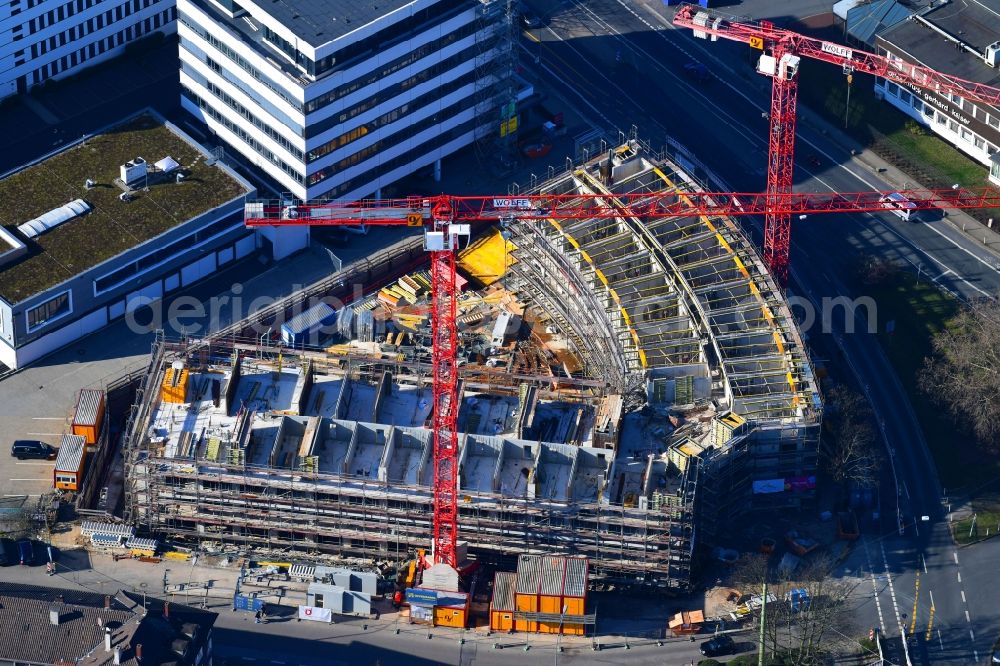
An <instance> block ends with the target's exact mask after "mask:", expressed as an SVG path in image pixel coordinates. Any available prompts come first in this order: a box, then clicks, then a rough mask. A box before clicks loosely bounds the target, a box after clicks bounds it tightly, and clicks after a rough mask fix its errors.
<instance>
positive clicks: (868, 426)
mask: <svg viewBox="0 0 1000 666" xmlns="http://www.w3.org/2000/svg"><path fill="white" fill-rule="evenodd" d="M826 398H827V399H826V413H825V416H824V420H823V423H824V426H825V427H826V430H827V433H826V436H825V437H824V438H823V448H822V452H823V459H824V462H825V464H826V467H827V469H828V470H829V472H830V475H831V476H832V477H833V478H834V479H835V480H837V481H848V480H851V481H856V482H859V483H875V480H876V479H877V478H878V470H879V467H880V465H881V462H882V454H881V449H880V448H879V446H878V439H877V436H876V432H877V431H876V429H875V418H874V415H873V413H872V410H871V407H870V406H869V405H868V401H867V400H865V398H864V397H862V395H861V394H860V393H857V392H856V391H852V390H851V389H850V388H848V387H846V386H837V387H834V388H833V389H832V390H830V391H828V392H827V395H826Z"/></svg>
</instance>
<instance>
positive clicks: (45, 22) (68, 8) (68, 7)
mask: <svg viewBox="0 0 1000 666" xmlns="http://www.w3.org/2000/svg"><path fill="white" fill-rule="evenodd" d="M157 1H158V0H130V1H129V2H126V3H125V4H123V5H118V6H117V7H115V8H114V9H109V10H107V11H106V12H104V13H103V14H98V15H97V16H95V17H93V18H91V19H88V20H87V24H88V26H90V25H92V23H93V21H94V20H95V19H97V20H99V21H100V25H99V27H98V29H100V26H103V25H110V24H111V23H112V22H113V21H121V20H122V19H123V18H125V17H126V16H131V15H132V14H134V13H136V12H138V11H139V10H140V9H145V8H147V7H149V6H150V5H152V4H154V3H155V2H157ZM99 3H100V0H75V1H74V2H68V3H66V4H64V5H60V6H59V7H57V8H56V9H50V10H49V11H47V12H46V13H44V14H40V15H39V16H38V17H37V18H33V19H31V20H30V21H28V34H29V35H33V34H35V33H36V32H39V31H41V30H44V29H45V28H47V27H49V26H52V25H55V24H56V23H59V22H60V21H63V20H65V19H67V18H69V17H70V16H73V15H74V14H76V13H77V12H82V11H83V10H85V9H90V8H91V7H93V6H94V5H97V4H99ZM93 30H94V28H93V27H90V28H89V29H88V32H92V31H93Z"/></svg>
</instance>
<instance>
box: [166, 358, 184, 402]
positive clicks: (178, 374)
mask: <svg viewBox="0 0 1000 666" xmlns="http://www.w3.org/2000/svg"><path fill="white" fill-rule="evenodd" d="M187 385H188V370H187V368H186V367H184V365H178V364H174V365H172V366H171V367H169V368H167V371H166V372H165V373H164V374H163V384H162V386H161V391H160V397H161V399H162V400H163V402H170V403H174V404H182V403H184V402H187Z"/></svg>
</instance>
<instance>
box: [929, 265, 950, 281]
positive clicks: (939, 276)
mask: <svg viewBox="0 0 1000 666" xmlns="http://www.w3.org/2000/svg"><path fill="white" fill-rule="evenodd" d="M949 273H951V274H952V275H955V271H953V270H951V269H950V268H949V269H948V270H946V271H945V272H944V273H941V275H938V276H937V277H936V278H934V279H933V280H931V282H933V283H934V284H937V281H938V280H940V279H941V278H943V277H944V276H945V275H948V274H949Z"/></svg>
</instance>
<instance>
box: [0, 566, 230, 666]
mask: <svg viewBox="0 0 1000 666" xmlns="http://www.w3.org/2000/svg"><path fill="white" fill-rule="evenodd" d="M106 600H107V605H108V606H109V607H108V608H105V603H106ZM142 603H143V600H142V597H141V596H139V595H134V594H131V593H128V592H119V593H118V594H116V595H115V596H114V597H107V598H106V597H105V596H104V595H101V594H96V593H93V592H82V591H76V590H61V589H55V588H49V587H41V586H36V585H22V584H16V583H3V584H0V660H11V661H21V662H35V663H49V664H54V663H57V662H60V661H63V662H68V663H76V664H81V665H86V666H98V665H104V664H111V663H112V662H113V659H114V650H113V649H112V650H111V651H107V650H105V643H104V634H105V631H106V629H110V630H111V640H112V646H113V648H114V647H118V648H121V650H122V654H121V663H122V664H124V665H126V666H138V665H139V661H138V660H137V659H136V646H138V645H142V662H141V663H142V665H143V666H150V665H151V664H159V665H163V664H187V663H192V664H193V663H194V654H195V653H196V652H197V651H198V650H200V648H201V646H203V645H204V643H205V641H206V639H207V636H208V634H209V632H210V631H211V629H212V626H213V625H214V623H215V618H216V617H217V616H216V614H215V613H211V612H208V611H203V610H198V609H195V608H191V607H189V606H183V605H180V604H170V608H169V618H167V617H164V616H163V607H164V602H163V601H161V600H159V599H153V598H147V599H146V609H147V610H146V613H145V614H144V613H143V606H142ZM51 609H56V610H57V612H58V618H59V624H53V623H52V621H51V619H50V610H51ZM178 641H180V643H178ZM175 644H176V645H175ZM189 646H193V649H191V648H190V647H189ZM175 647H178V648H185V649H186V650H187V652H186V654H185V656H183V657H182V656H181V655H180V654H179V652H178V651H177V650H175Z"/></svg>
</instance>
